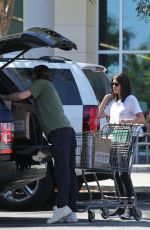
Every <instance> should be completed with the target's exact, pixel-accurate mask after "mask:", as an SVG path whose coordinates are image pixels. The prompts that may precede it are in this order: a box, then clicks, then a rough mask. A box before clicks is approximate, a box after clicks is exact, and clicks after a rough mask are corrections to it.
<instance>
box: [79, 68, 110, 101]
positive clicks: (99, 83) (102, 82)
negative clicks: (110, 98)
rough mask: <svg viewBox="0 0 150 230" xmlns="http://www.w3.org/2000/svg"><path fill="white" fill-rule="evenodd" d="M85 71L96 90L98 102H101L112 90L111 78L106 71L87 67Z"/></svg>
mask: <svg viewBox="0 0 150 230" xmlns="http://www.w3.org/2000/svg"><path fill="white" fill-rule="evenodd" d="M83 72H84V74H85V75H86V77H87V79H88V80H89V82H90V84H91V86H92V88H93V90H94V93H95V95H96V98H97V101H98V103H100V102H101V101H102V99H103V97H104V96H105V95H106V94H108V93H110V92H111V85H110V79H109V78H108V76H107V75H106V74H105V73H104V72H95V71H93V70H91V69H86V68H85V69H83Z"/></svg>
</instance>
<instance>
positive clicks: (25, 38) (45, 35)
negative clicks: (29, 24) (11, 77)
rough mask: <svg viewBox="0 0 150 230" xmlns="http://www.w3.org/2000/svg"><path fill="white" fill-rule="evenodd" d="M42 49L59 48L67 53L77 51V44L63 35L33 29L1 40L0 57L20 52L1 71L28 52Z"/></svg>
mask: <svg viewBox="0 0 150 230" xmlns="http://www.w3.org/2000/svg"><path fill="white" fill-rule="evenodd" d="M41 47H51V48H59V49H62V50H66V51H69V50H72V49H75V50H77V46H76V44H75V43H74V42H72V41H71V40H69V39H68V38H65V37H63V36H62V35H61V34H59V33H57V32H55V31H53V30H50V29H47V28H41V27H33V28H30V29H28V30H26V31H24V32H21V33H17V34H12V35H9V36H6V37H3V38H2V39H0V55H3V54H6V53H11V52H16V51H18V52H20V53H19V54H18V55H17V56H15V57H14V58H13V59H11V60H10V61H8V62H7V63H6V64H4V65H3V66H1V68H0V69H4V68H5V67H6V66H7V65H9V64H10V63H11V62H13V61H14V60H15V59H17V58H18V57H20V56H22V55H23V54H24V53H26V52H27V51H28V50H30V49H33V48H41Z"/></svg>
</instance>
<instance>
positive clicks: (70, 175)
mask: <svg viewBox="0 0 150 230" xmlns="http://www.w3.org/2000/svg"><path fill="white" fill-rule="evenodd" d="M31 96H33V98H34V100H35V106H36V111H37V117H38V120H39V123H40V125H41V128H42V130H43V132H44V134H45V135H46V137H47V139H48V141H49V143H51V144H52V156H53V158H54V174H55V183H56V187H57V190H58V192H57V196H56V201H55V203H56V206H55V209H54V214H53V217H52V218H50V219H48V220H47V223H49V224H51V223H58V222H60V221H61V222H77V221H78V219H77V216H76V199H77V193H78V189H77V177H76V173H75V149H76V138H75V132H74V130H73V128H72V127H71V124H70V122H69V120H68V119H67V117H66V116H65V114H64V110H63V106H62V103H61V100H60V98H59V96H58V94H57V92H56V90H55V88H54V85H53V83H52V80H51V72H50V70H49V69H48V67H47V66H45V65H39V66H36V67H35V68H34V81H33V83H32V85H31V87H30V88H29V89H28V90H25V91H23V92H15V93H12V94H9V95H1V98H2V99H3V100H8V101H19V100H24V99H26V98H28V97H31Z"/></svg>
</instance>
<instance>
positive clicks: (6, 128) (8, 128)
mask: <svg viewBox="0 0 150 230" xmlns="http://www.w3.org/2000/svg"><path fill="white" fill-rule="evenodd" d="M13 131H14V125H13V123H11V122H9V123H1V142H3V143H5V144H7V143H11V142H12V140H13Z"/></svg>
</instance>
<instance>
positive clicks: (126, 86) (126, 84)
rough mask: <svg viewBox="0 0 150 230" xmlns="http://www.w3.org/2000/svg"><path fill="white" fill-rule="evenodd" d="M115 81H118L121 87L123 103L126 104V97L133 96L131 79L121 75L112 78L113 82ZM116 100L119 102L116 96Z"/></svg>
mask: <svg viewBox="0 0 150 230" xmlns="http://www.w3.org/2000/svg"><path fill="white" fill-rule="evenodd" d="M113 79H115V80H117V82H118V83H119V84H120V85H121V101H122V102H124V100H125V99H126V97H128V96H129V95H131V94H132V86H131V81H130V78H129V77H128V76H127V74H125V73H120V74H118V75H115V76H114V77H113V78H112V82H113ZM116 100H118V97H117V96H116Z"/></svg>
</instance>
